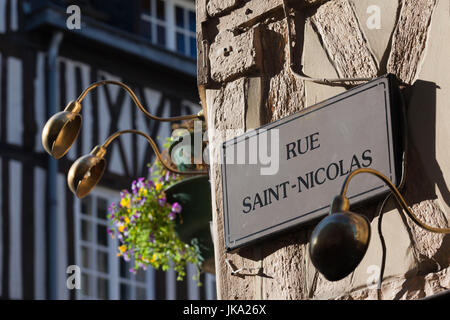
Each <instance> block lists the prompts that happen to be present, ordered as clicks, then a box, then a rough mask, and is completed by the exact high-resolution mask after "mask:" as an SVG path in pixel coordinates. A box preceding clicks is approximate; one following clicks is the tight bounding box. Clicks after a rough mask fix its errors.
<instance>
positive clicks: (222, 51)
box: [209, 28, 262, 82]
mask: <svg viewBox="0 0 450 320" xmlns="http://www.w3.org/2000/svg"><path fill="white" fill-rule="evenodd" d="M209 60H210V66H211V77H212V79H213V80H214V81H217V82H226V81H229V80H232V79H234V78H237V77H239V76H241V75H249V74H251V73H252V72H258V71H259V70H261V61H262V51H261V40H260V33H259V28H252V29H250V30H249V31H247V32H244V33H242V34H239V35H234V33H233V32H232V31H229V30H224V31H222V32H220V33H219V34H218V35H217V37H216V39H215V42H214V43H213V44H212V45H211V47H210V50H209Z"/></svg>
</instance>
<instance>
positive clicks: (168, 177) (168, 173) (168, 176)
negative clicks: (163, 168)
mask: <svg viewBox="0 0 450 320" xmlns="http://www.w3.org/2000/svg"><path fill="white" fill-rule="evenodd" d="M164 179H165V180H166V181H169V179H170V172H169V171H167V173H166V176H165V177H164Z"/></svg>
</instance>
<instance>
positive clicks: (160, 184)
mask: <svg viewBox="0 0 450 320" xmlns="http://www.w3.org/2000/svg"><path fill="white" fill-rule="evenodd" d="M161 189H162V183H157V184H155V190H156V191H157V192H159V191H160V190H161Z"/></svg>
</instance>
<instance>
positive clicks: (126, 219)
mask: <svg viewBox="0 0 450 320" xmlns="http://www.w3.org/2000/svg"><path fill="white" fill-rule="evenodd" d="M124 220H125V223H126V224H129V223H130V219H129V218H128V217H125V219H124ZM121 232H122V231H121Z"/></svg>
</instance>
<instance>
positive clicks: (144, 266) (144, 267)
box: [138, 262, 147, 271]
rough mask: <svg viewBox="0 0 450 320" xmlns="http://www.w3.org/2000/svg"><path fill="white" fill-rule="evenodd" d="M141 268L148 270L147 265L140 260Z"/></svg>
mask: <svg viewBox="0 0 450 320" xmlns="http://www.w3.org/2000/svg"><path fill="white" fill-rule="evenodd" d="M138 266H139V268H142V269H143V270H144V271H145V270H147V266H146V265H145V264H143V263H141V262H138Z"/></svg>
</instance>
